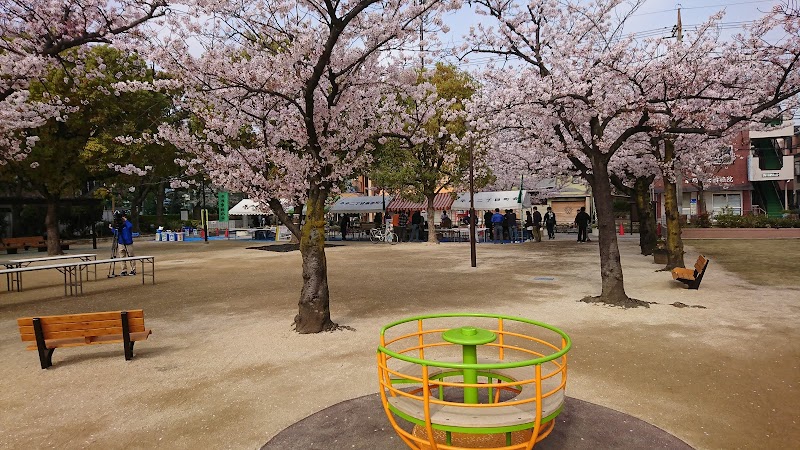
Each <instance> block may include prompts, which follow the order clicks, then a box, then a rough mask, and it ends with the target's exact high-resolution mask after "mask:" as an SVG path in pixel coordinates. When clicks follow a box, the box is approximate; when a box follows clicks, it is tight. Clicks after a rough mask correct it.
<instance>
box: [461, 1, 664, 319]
mask: <svg viewBox="0 0 800 450" xmlns="http://www.w3.org/2000/svg"><path fill="white" fill-rule="evenodd" d="M476 4H477V5H478V7H479V11H480V12H482V13H484V14H486V15H488V16H490V17H491V18H493V19H494V21H493V22H492V26H489V25H479V26H478V27H476V28H475V29H474V30H472V33H471V35H470V42H469V45H470V49H471V51H472V52H477V53H491V54H495V55H502V56H504V57H508V58H511V60H512V63H511V66H512V67H510V68H508V67H507V68H492V69H489V70H488V71H487V72H486V74H485V79H486V84H492V85H493V86H494V88H493V90H492V91H491V93H490V94H488V95H484V97H483V98H484V100H485V103H486V104H487V105H489V106H488V109H492V110H499V109H501V108H503V107H505V108H506V112H505V113H504V114H497V115H496V117H497V120H500V121H508V120H509V118H510V119H512V120H514V121H515V124H519V123H521V124H523V125H522V126H519V125H515V126H516V128H517V129H518V130H519V131H520V132H521V133H523V134H525V135H527V136H528V139H537V140H542V141H543V142H546V143H547V144H548V145H539V146H536V147H532V150H536V149H541V148H543V147H547V148H549V149H550V150H549V151H548V152H546V153H545V154H544V155H542V156H546V157H549V158H553V159H554V160H553V161H551V162H550V164H549V165H558V166H562V167H563V166H564V165H566V164H567V163H568V164H569V165H571V166H572V168H573V170H574V171H576V172H578V173H581V174H582V175H583V176H584V177H585V178H586V180H587V181H588V182H589V184H590V185H591V187H592V192H593V195H594V197H595V206H596V211H597V218H598V228H599V234H600V243H599V245H600V255H601V278H602V293H601V295H600V297H599V299H600V300H601V301H603V302H607V303H611V304H617V305H626V306H628V305H630V306H632V305H644V304H645V303H644V302H641V301H638V300H634V299H630V298H628V296H627V294H626V293H625V288H624V282H623V274H622V267H621V264H620V254H619V248H618V246H617V238H616V234H615V228H614V216H613V209H612V197H611V194H612V186H611V182H610V173H609V162H610V160H611V158H612V157H613V156H614V154H615V153H616V152H617V151H619V150H620V149H621V148H622V147H623V146H624V145H625V143H626V141H627V140H628V139H629V138H631V137H632V136H634V135H636V134H637V133H641V132H642V131H645V126H646V125H647V123H648V120H649V117H648V113H647V111H646V109H645V108H644V103H643V101H642V95H641V94H640V93H639V92H637V91H636V90H635V89H634V88H633V87H632V86H631V85H630V83H629V82H628V79H629V78H630V77H633V78H636V79H640V80H641V79H644V78H646V77H647V76H648V74H649V71H648V69H649V67H648V65H647V63H646V61H647V58H645V56H647V52H648V51H652V49H650V48H647V47H645V48H637V47H636V46H634V45H633V44H634V43H633V42H632V39H631V38H625V37H623V36H621V26H622V24H623V23H624V21H625V20H626V17H628V15H629V14H632V13H633V12H634V11H635V9H636V6H637V5H638V4H639V3H634V6H633V8H631V9H629V10H627V12H623V11H621V10H620V9H619V7H621V6H622V4H623V2H622V1H599V2H592V3H589V4H586V3H583V2H553V1H546V0H541V1H533V2H529V3H525V4H522V3H518V2H494V1H491V0H488V1H477V2H476ZM618 14H622V15H621V19H617V18H616V17H617V16H618ZM495 27H496V28H495ZM484 108H487V107H485V106H484ZM553 151H554V152H555V154H553ZM528 159H536V160H541V159H542V157H541V156H540V155H539V154H538V153H537V154H534V155H530V157H529V158H528Z"/></svg>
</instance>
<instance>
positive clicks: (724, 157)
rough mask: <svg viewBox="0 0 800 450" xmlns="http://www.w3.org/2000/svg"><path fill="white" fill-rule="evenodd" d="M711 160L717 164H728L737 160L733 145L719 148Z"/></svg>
mask: <svg viewBox="0 0 800 450" xmlns="http://www.w3.org/2000/svg"><path fill="white" fill-rule="evenodd" d="M711 161H712V162H713V164H714V165H717V166H727V165H731V164H733V162H734V161H736V154H735V153H734V152H733V146H732V145H726V146H725V147H722V148H719V149H717V151H716V153H714V155H712V156H711Z"/></svg>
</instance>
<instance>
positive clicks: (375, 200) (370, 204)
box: [330, 195, 392, 214]
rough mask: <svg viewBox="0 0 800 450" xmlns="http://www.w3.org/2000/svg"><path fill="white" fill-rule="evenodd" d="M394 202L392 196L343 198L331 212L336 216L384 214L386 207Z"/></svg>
mask: <svg viewBox="0 0 800 450" xmlns="http://www.w3.org/2000/svg"><path fill="white" fill-rule="evenodd" d="M384 198H385V202H386V205H387V206H388V205H389V203H391V202H392V196H391V195H387V196H386V197H383V196H382V195H373V196H371V197H367V196H361V197H342V198H340V199H339V200H338V201H337V202H336V203H335V204H334V205H333V206H332V207H331V210H330V212H332V213H336V214H366V213H375V212H382V211H383V205H384Z"/></svg>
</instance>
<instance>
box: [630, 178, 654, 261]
mask: <svg viewBox="0 0 800 450" xmlns="http://www.w3.org/2000/svg"><path fill="white" fill-rule="evenodd" d="M654 178H655V177H653V176H649V177H641V178H637V179H636V181H635V182H634V184H633V194H634V198H635V199H636V209H638V211H639V247H640V248H641V250H642V254H643V255H652V254H653V250H654V249H655V248H656V241H657V240H658V237H657V236H656V218H655V215H654V214H653V208H652V207H651V205H650V184H651V183H652V182H653V179H654Z"/></svg>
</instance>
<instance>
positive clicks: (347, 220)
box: [339, 214, 350, 241]
mask: <svg viewBox="0 0 800 450" xmlns="http://www.w3.org/2000/svg"><path fill="white" fill-rule="evenodd" d="M348 225H350V218H349V217H347V214H342V218H341V219H340V220H339V230H340V231H341V232H342V240H343V241H346V240H347V226H348Z"/></svg>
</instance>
